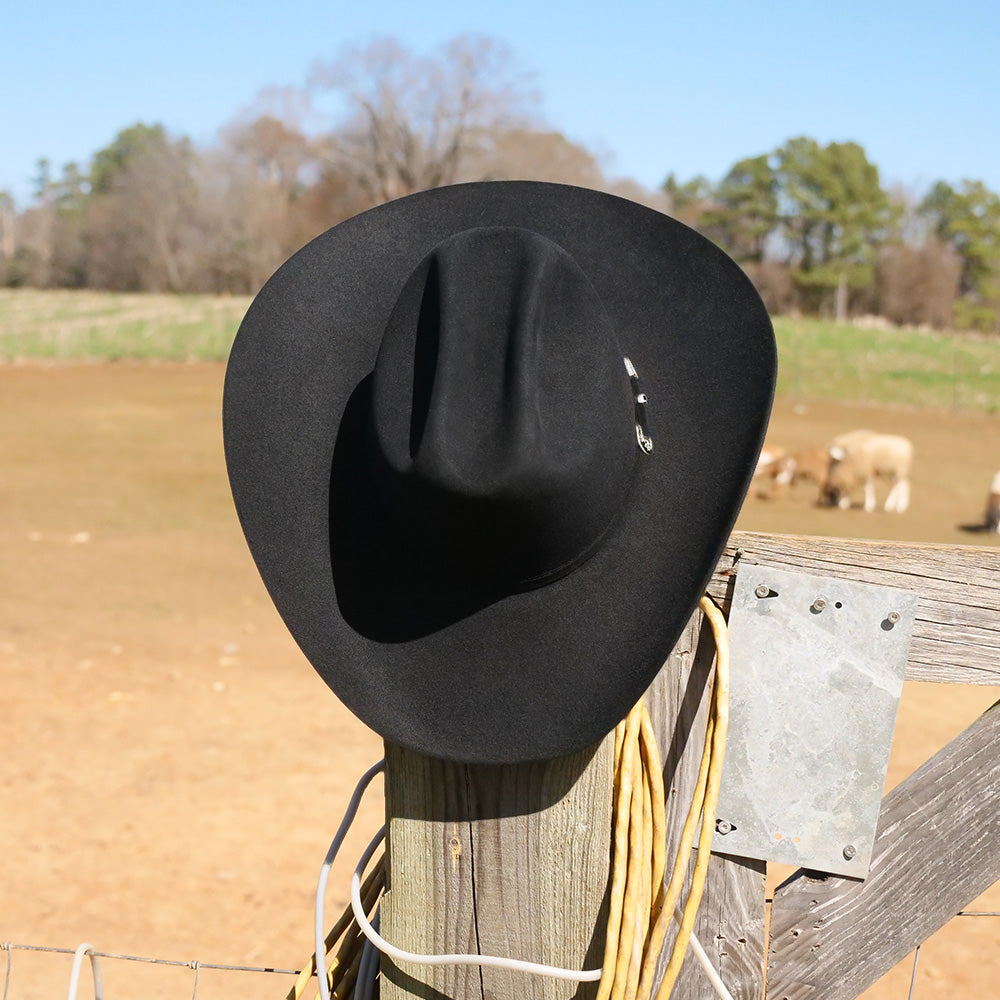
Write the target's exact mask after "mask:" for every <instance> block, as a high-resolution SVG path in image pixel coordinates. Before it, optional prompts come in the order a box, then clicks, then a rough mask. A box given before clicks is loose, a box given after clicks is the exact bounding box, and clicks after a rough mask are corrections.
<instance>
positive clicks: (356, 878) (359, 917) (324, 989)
mask: <svg viewBox="0 0 1000 1000" xmlns="http://www.w3.org/2000/svg"><path fill="white" fill-rule="evenodd" d="M384 770H385V761H384V760H380V761H379V762H378V763H377V764H373V765H372V766H371V767H370V768H369V769H368V770H367V771H365V773H364V774H363V775H362V776H361V780H360V781H359V782H358V784H357V787H356V788H355V789H354V794H353V795H352V796H351V801H350V802H349V803H348V806H347V809H346V811H345V812H344V818H343V819H342V820H341V822H340V826H339V827H338V829H337V833H336V835H335V836H334V838H333V842H332V843H331V844H330V849H329V850H328V851H327V853H326V859H325V860H324V862H323V867H322V868H321V869H320V874H319V882H318V884H317V886H316V927H315V930H316V978H317V979H318V980H319V995H320V1000H330V988H329V984H328V983H327V978H326V937H325V931H324V927H325V918H324V897H325V894H326V884H327V880H328V879H329V877H330V867H331V865H332V864H333V861H334V859H335V858H336V856H337V852H338V851H339V850H340V846H341V844H342V843H343V841H344V837H345V836H346V834H347V831H348V830H349V829H350V827H351V823H353V822H354V817H355V816H356V815H357V811H358V806H359V805H360V804H361V798H362V796H363V795H364V793H365V790H366V789H367V788H368V786H369V784H371V781H372V779H373V778H374V777H375V775H376V774H379V773H380V772H381V771H384ZM384 838H385V827H384V826H383V827H382V828H381V829H380V830H379V831H378V833H377V834H375V836H374V837H373V838H372V841H371V843H370V844H369V845H368V847H367V848H366V849H365V852H364V854H362V856H361V860H360V861H359V862H358V866H357V868H355V869H354V874H353V876H352V877H351V909H352V910H353V912H354V919H355V920H356V921H357V922H358V926H359V927H360V928H361V932H362V933H363V934H364V936H365V937H366V938H367V939H368V944H371V945H373V946H374V947H375V948H377V949H378V950H379V951H380V952H382V953H383V954H385V955H388V956H389V957H390V958H392V959H395V960H396V961H398V962H411V963H413V964H414V965H479V966H489V967H493V968H500V969H515V970H518V971H521V972H527V973H529V974H531V975H535V976H551V977H552V978H554V979H563V980H569V981H571V982H597V981H598V980H599V979H600V978H601V970H600V969H589V970H585V971H583V972H576V971H574V970H572V969H561V968H559V967H557V966H552V965H541V964H539V963H537V962H524V961H521V960H520V959H516V958H501V957H498V956H495V955H423V954H419V953H417V952H412V951H403V950H402V949H401V948H397V947H396V946H395V945H393V944H391V943H390V942H388V941H386V939H385V938H384V937H382V935H381V934H379V933H378V929H377V928H376V927H375V926H374V925H373V923H369V921H368V917H367V915H366V914H365V911H364V906H363V905H362V902H361V876H362V873H363V872H364V870H365V868H366V867H367V866H368V863H369V862H370V861H371V858H372V855H373V854H374V853H375V850H376V848H377V847H378V845H379V844H380V843H381V842H382V840H383V839H384ZM674 920H675V921H677V922H678V923H679V922H680V913H679V912H677V911H676V910H675V911H674ZM374 921H375V923H377V922H378V914H377V913H376V915H375V918H374ZM368 944H366V946H365V952H366V953H367V950H368ZM690 944H691V950H692V951H693V952H694V955H695V958H697V960H698V963H699V964H700V965H701V967H702V969H704V971H705V975H706V977H707V978H708V981H709V982H710V983H711V984H712V988H713V989H714V990H715V992H716V994H717V995H718V996H719V997H720V1000H734V998H733V995H732V993H730V992H729V990H728V989H727V988H726V984H725V983H724V982H723V981H722V978H721V977H720V976H719V973H718V971H717V970H716V969H715V966H713V965H712V963H711V961H710V960H709V957H708V955H707V954H706V952H705V949H704V948H703V947H702V945H701V942H700V941H699V940H698V938H697V937H695V935H694V934H693V933H692V935H691V940H690ZM81 947H83V946H82V945H81ZM81 957H82V956H81ZM365 957H366V954H364V953H363V954H362V965H363V966H364V965H365V962H364V959H365ZM368 977H369V978H372V977H371V973H370V972H369V973H368ZM359 981H360V970H359ZM362 988H364V987H362ZM71 997H72V995H71Z"/></svg>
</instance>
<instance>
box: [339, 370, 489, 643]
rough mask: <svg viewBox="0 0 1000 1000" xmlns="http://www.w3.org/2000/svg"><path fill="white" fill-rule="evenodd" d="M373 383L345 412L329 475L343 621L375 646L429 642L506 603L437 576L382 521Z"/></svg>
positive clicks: (477, 585)
mask: <svg viewBox="0 0 1000 1000" xmlns="http://www.w3.org/2000/svg"><path fill="white" fill-rule="evenodd" d="M371 391H372V377H371V376H367V377H365V378H364V379H362V380H361V382H360V383H359V384H358V386H357V388H356V389H355V390H354V392H352V393H351V396H350V398H349V399H348V401H347V406H346V407H345V408H344V415H343V417H342V418H341V421H340V428H339V430H338V433H337V443H336V445H335V447H334V452H333V465H332V472H331V476H330V566H331V571H332V573H333V585H334V588H335V590H336V592H337V601H338V604H339V607H340V613H341V614H342V615H343V618H344V622H345V624H347V625H348V626H349V627H350V628H352V629H354V630H355V631H356V632H357V633H359V634H360V635H362V636H364V637H365V638H366V639H368V640H370V641H372V642H376V643H401V642H410V641H413V640H418V639H423V638H426V637H427V636H428V635H430V634H431V633H433V632H438V631H440V630H441V629H443V628H447V627H448V626H450V625H454V624H455V623H456V622H459V621H461V620H462V619H464V618H468V617H470V616H471V615H474V614H475V613H476V612H478V611H482V610H483V609H484V608H485V607H487V606H488V605H490V604H493V603H494V602H495V601H497V600H499V599H500V598H501V597H503V594H502V593H501V592H499V591H496V590H490V589H488V588H487V587H485V586H484V584H483V583H482V581H469V580H457V579H454V578H450V577H448V576H447V575H445V574H443V573H435V572H432V569H433V566H432V564H431V561H430V560H429V559H427V558H426V555H425V556H424V557H423V558H421V556H420V554H418V553H415V552H411V551H409V550H408V549H407V547H406V545H405V543H404V542H402V541H401V540H400V539H398V538H397V537H396V534H395V533H394V532H393V530H392V528H391V527H390V526H389V525H388V522H387V518H385V517H384V516H383V515H382V512H381V504H380V502H379V499H378V497H377V496H376V492H375V490H373V489H372V485H371V475H370V469H369V468H368V463H367V462H366V459H365V455H366V451H367V450H368V448H369V447H370V445H369V440H370V430H369V426H368V420H369V414H370V412H371Z"/></svg>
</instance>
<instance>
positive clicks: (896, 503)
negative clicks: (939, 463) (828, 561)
mask: <svg viewBox="0 0 1000 1000" xmlns="http://www.w3.org/2000/svg"><path fill="white" fill-rule="evenodd" d="M827 451H828V452H829V454H830V469H829V472H828V473H827V477H826V482H825V483H824V486H823V494H822V495H823V497H824V499H825V500H826V502H827V503H829V504H830V505H831V506H836V507H840V508H841V509H843V510H846V509H847V508H848V507H850V505H851V492H852V491H853V490H857V489H862V490H863V491H864V498H865V499H864V508H865V510H866V511H872V510H874V509H875V480H876V479H885V480H887V481H888V482H889V483H890V484H891V486H890V489H889V495H888V496H887V497H886V498H885V509H886V510H887V511H895V512H896V513H900V514H901V513H902V512H903V511H905V510H906V508H907V507H908V506H909V505H910V466H911V465H912V463H913V443H912V442H911V441H910V439H909V438H905V437H902V436H901V435H899V434H876V433H875V432H874V431H868V430H859V431H849V432H848V433H846V434H841V435H839V436H838V437H836V438H834V439H833V441H831V442H830V444H829V445H828V446H827Z"/></svg>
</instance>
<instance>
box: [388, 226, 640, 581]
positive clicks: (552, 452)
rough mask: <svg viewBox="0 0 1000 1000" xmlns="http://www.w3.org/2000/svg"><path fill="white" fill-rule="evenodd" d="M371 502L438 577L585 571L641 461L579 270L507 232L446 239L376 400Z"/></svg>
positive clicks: (617, 359) (624, 388)
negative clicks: (377, 502) (374, 495)
mask: <svg viewBox="0 0 1000 1000" xmlns="http://www.w3.org/2000/svg"><path fill="white" fill-rule="evenodd" d="M371 427H372V432H373V434H372V438H373V440H372V461H371V471H372V474H373V476H374V478H375V481H376V492H377V496H378V498H379V500H380V502H381V504H382V507H383V510H384V511H385V513H386V516H387V520H388V521H389V523H390V524H391V525H392V528H393V530H394V531H396V532H397V534H398V536H399V538H400V540H401V541H402V542H404V544H406V545H408V546H409V547H410V548H411V549H412V550H413V551H415V552H416V553H419V554H420V556H422V557H423V558H424V560H425V564H426V565H427V566H428V567H429V568H430V569H433V570H434V571H437V572H439V573H447V574H453V575H454V576H455V577H456V578H457V579H459V580H464V581H468V582H470V583H473V584H479V585H484V586H487V587H489V588H490V589H494V590H500V591H503V592H508V593H509V592H514V591H517V590H523V589H528V588H531V587H535V586H540V585H542V584H544V583H547V582H550V581H552V580H554V579H557V578H558V577H560V576H563V575H565V574H566V573H569V572H571V571H572V570H573V569H574V568H576V567H577V566H579V565H580V564H581V563H582V562H584V561H585V560H586V559H587V557H588V556H590V555H591V554H592V553H593V552H594V550H595V549H596V548H597V547H598V546H599V544H600V542H601V540H602V539H603V538H604V536H605V535H606V534H607V532H608V531H609V530H610V529H611V527H612V526H613V524H614V523H615V521H616V520H617V518H618V517H619V515H620V513H621V511H622V509H623V507H624V503H625V494H626V492H627V490H628V488H629V485H630V482H631V478H632V472H633V466H634V463H635V457H636V454H637V452H638V448H637V446H636V436H635V430H634V398H633V394H632V391H631V388H630V383H629V379H628V376H627V373H626V369H625V366H624V364H623V359H622V350H621V347H620V346H619V345H618V343H617V341H616V338H615V334H614V330H613V329H612V326H611V321H610V319H609V317H608V315H607V312H606V311H605V309H604V307H603V305H602V303H601V300H600V297H599V296H598V294H597V292H596V291H595V290H594V288H593V287H592V286H591V284H590V282H589V281H588V280H587V278H586V276H585V275H584V274H583V272H582V271H581V270H580V268H579V266H578V265H577V264H576V263H575V262H574V261H573V259H572V258H571V257H570V256H569V254H567V253H566V251H565V250H563V249H562V248H561V247H559V246H557V245H556V244H555V243H553V242H552V241H551V240H548V239H546V238H545V237H542V236H539V235H538V234H535V233H532V232H529V231H527V230H524V229H518V228H512V227H507V228H503V227H496V228H478V229H471V230H466V231H464V232H461V233H458V234H456V235H455V236H452V237H450V238H449V239H447V240H445V241H443V242H442V243H441V244H440V245H439V246H437V247H435V248H434V250H433V251H432V252H431V253H430V254H428V255H427V256H426V257H425V258H424V259H423V260H422V261H421V262H420V264H419V265H418V266H417V267H416V268H415V269H414V271H413V273H412V274H411V275H410V276H409V278H408V279H407V281H406V282H405V284H404V286H403V289H402V291H401V293H400V295H399V298H398V299H397V301H396V304H395V308H394V309H393V311H392V314H391V316H390V319H389V322H388V325H387V327H386V331H385V334H384V336H383V338H382V343H381V347H380V349H379V354H378V360H377V362H376V364H375V373H374V381H373V391H372V413H371Z"/></svg>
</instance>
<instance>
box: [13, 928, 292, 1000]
mask: <svg viewBox="0 0 1000 1000" xmlns="http://www.w3.org/2000/svg"><path fill="white" fill-rule="evenodd" d="M0 951H4V952H6V953H7V968H6V970H5V972H4V981H3V993H2V994H0V1000H7V993H8V990H9V989H10V976H11V968H12V966H13V953H14V952H15V951H32V952H43V953H49V954H56V955H75V954H76V951H77V949H74V948H58V947H55V946H52V945H42V944H16V943H14V942H13V941H0ZM87 954H88V955H92V956H93V957H94V958H106V959H112V960H119V961H123V962H144V963H146V964H148V965H169V966H173V967H175V968H185V969H191V970H192V971H193V972H194V977H195V979H194V982H195V987H194V988H195V995H197V992H198V977H199V973H200V972H201V970H202V969H212V970H217V971H220V972H256V973H270V974H273V975H280V976H298V975H299V973H300V971H301V970H299V969H283V968H281V967H280V966H275V965H234V964H232V963H228V962H202V961H200V960H199V959H192V960H191V961H188V962H185V961H182V960H181V959H176V958H156V957H153V956H149V955H126V954H123V953H121V952H114V951H98V950H97V949H96V948H88V949H87Z"/></svg>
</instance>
